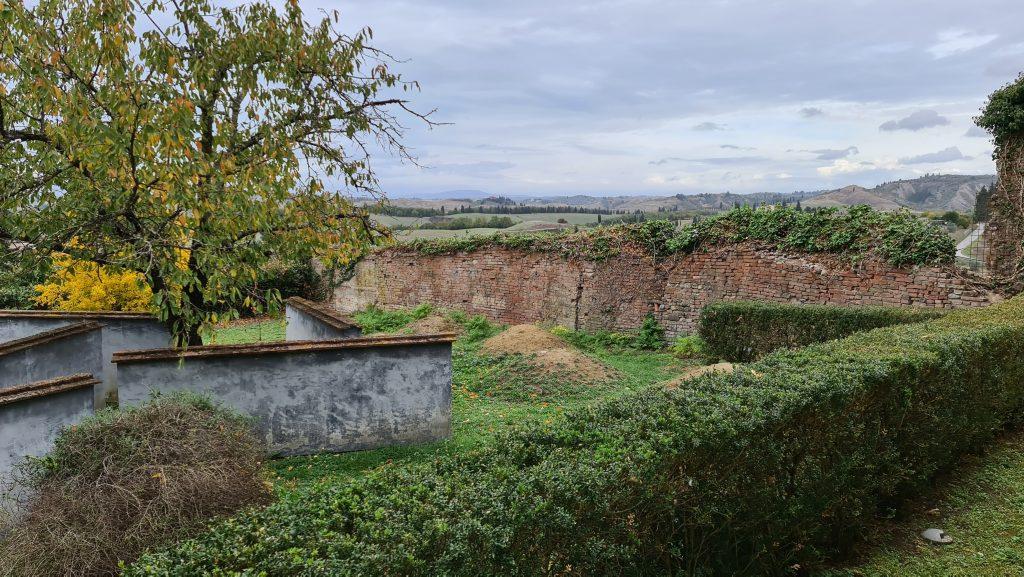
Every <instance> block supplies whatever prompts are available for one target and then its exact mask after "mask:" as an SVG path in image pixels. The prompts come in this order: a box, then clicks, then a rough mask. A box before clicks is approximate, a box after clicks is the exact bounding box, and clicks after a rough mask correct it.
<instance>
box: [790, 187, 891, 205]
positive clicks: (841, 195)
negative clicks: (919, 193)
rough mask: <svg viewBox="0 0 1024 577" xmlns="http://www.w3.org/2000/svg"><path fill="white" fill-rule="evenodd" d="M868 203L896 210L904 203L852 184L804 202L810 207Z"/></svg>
mask: <svg viewBox="0 0 1024 577" xmlns="http://www.w3.org/2000/svg"><path fill="white" fill-rule="evenodd" d="M854 204H866V205H868V206H870V207H871V208H874V209H876V210H896V209H898V208H901V207H903V206H904V205H902V204H900V203H898V202H896V201H894V200H889V199H888V198H885V197H883V196H880V195H878V194H875V192H874V190H868V189H866V188H864V187H863V186H857V185H850V186H846V187H843V188H840V189H839V190H832V191H829V192H825V193H822V194H819V195H817V196H814V197H813V198H810V199H808V200H807V201H806V202H804V203H803V205H804V206H807V207H808V208H819V207H830V208H831V207H837V206H851V205H854Z"/></svg>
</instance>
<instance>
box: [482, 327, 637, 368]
mask: <svg viewBox="0 0 1024 577" xmlns="http://www.w3.org/2000/svg"><path fill="white" fill-rule="evenodd" d="M481 350H482V351H483V352H485V353H488V354H491V355H496V356H497V355H510V354H521V355H528V356H530V363H531V364H532V365H534V366H536V367H537V368H538V369H540V370H542V371H545V372H548V373H566V372H568V373H572V374H575V375H578V376H579V377H580V378H581V380H586V381H607V380H609V379H613V378H615V377H618V376H619V373H618V371H616V370H615V369H613V368H611V367H609V366H607V365H605V364H604V363H601V362H600V361H597V360H595V359H592V358H590V357H588V356H587V355H585V354H583V353H582V352H580V351H578V350H576V349H575V348H573V347H572V345H569V344H567V343H566V342H565V341H563V340H562V339H560V338H558V337H556V336H555V335H553V334H551V333H549V332H548V331H546V330H544V329H542V328H540V327H538V326H536V325H516V326H513V327H509V328H508V330H505V331H503V332H501V333H498V334H497V335H495V336H493V337H491V338H489V339H487V340H486V341H484V344H483V347H482V349H481Z"/></svg>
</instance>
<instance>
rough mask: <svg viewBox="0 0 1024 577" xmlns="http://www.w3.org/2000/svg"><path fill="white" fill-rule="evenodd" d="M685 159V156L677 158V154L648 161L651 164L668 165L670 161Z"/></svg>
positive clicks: (683, 160)
mask: <svg viewBox="0 0 1024 577" xmlns="http://www.w3.org/2000/svg"><path fill="white" fill-rule="evenodd" d="M685 161H686V159H684V158H677V157H675V156H669V157H667V158H659V159H658V160H652V161H650V162H648V163H647V164H651V165H654V166H664V165H666V164H668V163H670V162H685Z"/></svg>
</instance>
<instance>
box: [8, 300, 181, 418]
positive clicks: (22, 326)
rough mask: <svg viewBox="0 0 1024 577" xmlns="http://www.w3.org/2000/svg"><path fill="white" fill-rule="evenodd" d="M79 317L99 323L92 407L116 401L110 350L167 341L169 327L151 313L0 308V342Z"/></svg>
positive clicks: (159, 344) (163, 344)
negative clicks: (147, 315)
mask: <svg viewBox="0 0 1024 577" xmlns="http://www.w3.org/2000/svg"><path fill="white" fill-rule="evenodd" d="M82 320H95V321H97V322H99V323H101V324H102V325H103V331H102V337H101V339H102V340H101V345H100V347H101V351H102V358H103V363H102V369H101V370H100V372H97V373H96V378H98V379H100V380H101V381H103V384H102V385H101V386H99V387H97V388H96V408H98V409H99V408H102V407H104V406H106V405H108V404H116V403H117V382H116V378H117V368H116V367H115V366H114V365H113V364H112V363H111V362H110V359H111V357H112V356H113V354H114V353H116V352H118V351H126V350H138V349H153V348H163V347H166V346H169V345H170V343H171V333H170V331H168V330H167V327H166V326H165V325H164V324H163V323H161V322H160V321H159V320H157V319H156V318H155V317H154V318H138V317H130V316H124V315H117V314H114V315H104V314H102V313H86V314H76V313H67V314H66V315H61V316H59V317H55V316H53V313H51V312H40V313H39V314H38V315H33V314H32V313H19V314H18V315H17V316H4V313H3V312H0V343H3V342H5V341H9V340H14V339H18V338H23V337H27V336H31V335H34V334H38V333H41V332H44V331H48V330H51V329H55V328H59V327H63V326H67V325H70V324H73V323H76V322H81V321H82ZM65 374H71V373H65ZM0 382H2V381H0Z"/></svg>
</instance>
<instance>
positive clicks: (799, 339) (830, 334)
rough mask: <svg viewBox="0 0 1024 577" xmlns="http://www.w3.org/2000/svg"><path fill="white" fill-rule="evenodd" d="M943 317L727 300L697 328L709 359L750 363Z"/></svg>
mask: <svg viewBox="0 0 1024 577" xmlns="http://www.w3.org/2000/svg"><path fill="white" fill-rule="evenodd" d="M944 314H945V311H942V310H939V309H926V308H907V307H860V306H834V305H800V304H779V303H770V302H762V301H727V302H717V303H712V304H709V305H707V306H705V307H704V308H703V310H701V313H700V321H699V326H700V336H701V338H702V339H703V343H704V352H705V353H706V354H707V355H709V356H711V357H716V358H720V359H725V360H727V361H731V362H747V361H752V360H755V359H757V358H760V357H762V356H764V355H765V354H768V353H770V352H772V351H774V350H776V349H782V348H797V347H803V346H807V345H810V344H813V343H820V342H824V341H830V340H833V339H838V338H842V337H845V336H849V335H852V334H854V333H858V332H861V331H867V330H871V329H875V328H879V327H887V326H890V325H896V324H904V323H919V322H922V321H926V320H931V319H935V318H938V317H941V316H942V315H944Z"/></svg>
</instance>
